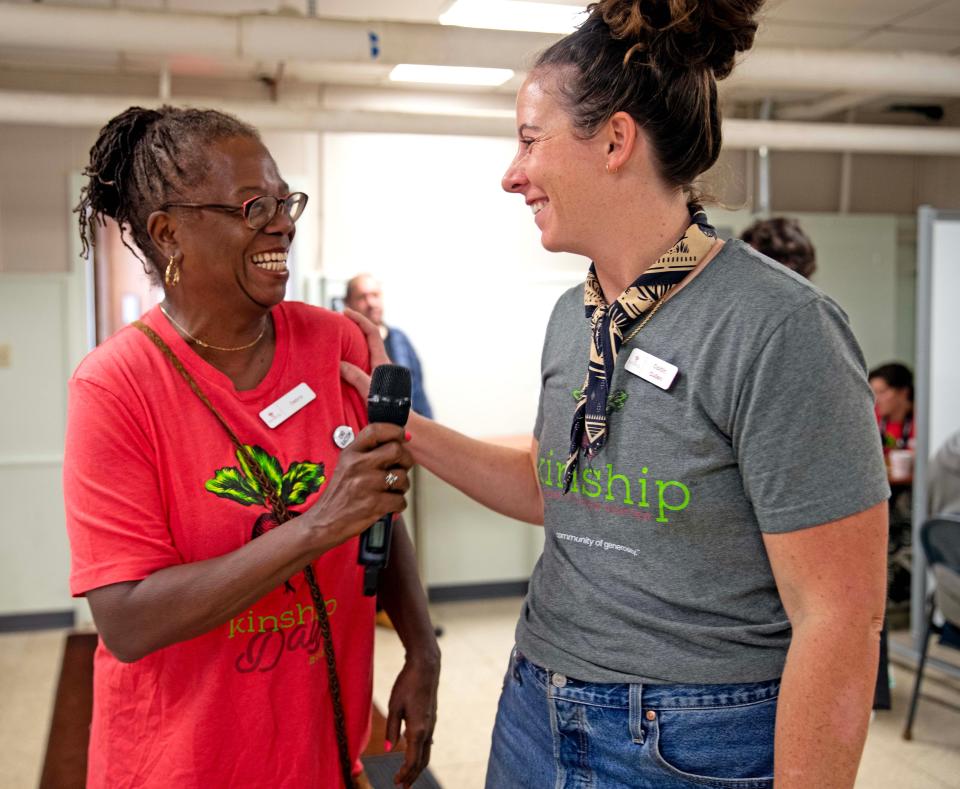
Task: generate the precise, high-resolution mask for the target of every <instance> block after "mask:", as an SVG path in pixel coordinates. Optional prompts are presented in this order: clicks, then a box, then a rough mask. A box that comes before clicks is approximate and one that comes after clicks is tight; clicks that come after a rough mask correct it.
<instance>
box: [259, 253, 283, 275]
mask: <svg viewBox="0 0 960 789" xmlns="http://www.w3.org/2000/svg"><path fill="white" fill-rule="evenodd" d="M251 260H252V261H253V263H254V265H255V266H257V267H258V268H263V269H266V270H267V271H285V270H286V268H287V253H286V252H260V253H259V254H256V255H254V256H253V257H252V258H251Z"/></svg>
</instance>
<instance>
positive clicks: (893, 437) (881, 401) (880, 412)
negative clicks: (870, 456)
mask: <svg viewBox="0 0 960 789" xmlns="http://www.w3.org/2000/svg"><path fill="white" fill-rule="evenodd" d="M868 378H869V380H870V388H871V389H872V390H873V396H874V411H875V413H876V415H877V425H878V427H879V428H880V437H881V439H882V441H883V451H884V452H885V453H886V452H888V451H889V450H891V449H913V440H914V424H913V373H912V372H911V371H910V368H909V367H907V366H906V365H905V364H901V363H900V362H889V363H887V364H881V365H880V366H879V367H874V368H873V369H872V370H871V371H870V373H869V376H868Z"/></svg>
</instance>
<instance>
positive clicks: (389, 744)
mask: <svg viewBox="0 0 960 789" xmlns="http://www.w3.org/2000/svg"><path fill="white" fill-rule="evenodd" d="M383 750H385V751H386V752H387V753H390V751H392V750H393V743H392V742H390V740H384V741H383Z"/></svg>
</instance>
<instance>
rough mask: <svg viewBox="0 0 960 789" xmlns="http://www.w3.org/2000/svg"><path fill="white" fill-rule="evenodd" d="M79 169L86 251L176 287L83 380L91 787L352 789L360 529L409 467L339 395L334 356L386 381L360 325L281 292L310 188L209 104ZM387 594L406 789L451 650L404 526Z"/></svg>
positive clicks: (80, 577)
mask: <svg viewBox="0 0 960 789" xmlns="http://www.w3.org/2000/svg"><path fill="white" fill-rule="evenodd" d="M87 174H88V175H89V182H88V183H87V186H86V187H85V189H84V192H83V197H82V200H81V203H80V206H79V209H78V210H79V211H80V213H81V234H82V236H83V240H84V242H85V243H86V242H87V241H89V240H91V231H92V229H93V225H94V224H95V223H96V222H97V221H102V220H103V219H104V218H105V217H111V218H112V219H114V220H116V221H117V222H118V223H119V224H120V226H121V229H122V230H123V232H124V234H125V238H126V237H127V236H128V235H129V237H131V238H132V241H133V243H134V244H135V245H136V246H137V247H138V248H139V250H140V251H141V252H142V254H143V256H144V258H143V260H144V263H145V268H146V270H147V272H148V274H149V275H150V276H152V277H153V278H154V280H155V281H157V282H158V283H162V285H163V289H164V299H163V302H162V303H161V304H160V305H159V306H158V307H156V308H154V309H152V310H151V311H149V312H148V313H147V314H146V315H144V316H143V318H142V320H141V321H140V322H138V324H137V325H136V326H131V327H127V328H125V329H123V330H121V331H120V332H118V333H117V334H116V335H115V336H113V337H111V338H110V339H109V340H108V341H106V342H105V343H103V344H102V345H101V346H100V347H98V348H97V349H96V350H94V351H93V352H92V353H91V354H90V355H89V356H88V357H87V358H86V359H85V360H84V361H83V362H82V363H81V365H80V366H79V367H78V369H77V371H76V373H75V374H74V376H73V378H72V380H71V381H70V408H69V419H68V429H67V442H66V460H65V464H64V467H65V478H64V490H65V497H66V509H67V522H68V529H69V534H70V540H71V548H72V560H73V563H72V574H71V589H72V591H73V593H74V594H75V595H85V596H86V598H87V600H88V601H89V603H90V608H91V610H92V612H93V617H94V620H95V622H96V624H97V627H98V629H99V631H100V635H101V643H100V646H99V648H98V650H97V654H96V659H95V673H94V714H93V726H92V730H91V740H90V759H89V775H88V785H89V786H91V787H118V786H137V787H147V786H151V787H166V786H177V787H204V789H206V787H213V786H231V787H241V786H249V787H262V786H278V787H279V786H286V787H294V786H296V787H301V786H317V787H319V786H323V787H334V786H341V785H344V784H350V785H352V784H353V777H352V776H353V774H355V773H357V772H359V769H360V768H359V762H358V756H359V754H360V752H361V751H362V749H363V747H364V744H365V742H366V738H367V737H368V734H369V726H370V701H371V684H372V682H371V680H372V665H371V656H372V649H373V617H374V603H373V598H372V597H364V596H363V595H362V594H361V590H362V570H361V568H360V567H359V566H358V565H357V539H356V537H357V535H358V534H359V533H360V532H361V531H362V530H363V529H364V528H366V527H367V526H369V525H370V524H371V523H373V522H374V521H376V520H377V519H378V518H379V517H380V516H382V515H383V514H384V513H387V512H399V511H401V510H403V508H404V500H403V493H404V491H405V490H406V488H407V469H408V468H409V466H410V462H411V459H410V453H409V451H408V450H407V449H406V446H405V441H404V433H403V430H402V429H401V428H398V427H396V426H394V425H386V424H373V425H365V423H366V414H365V407H364V403H363V402H362V401H361V400H360V399H359V398H358V397H357V394H356V392H355V391H354V390H352V389H349V388H345V387H343V386H342V385H341V383H340V377H339V373H338V365H339V363H340V362H341V361H342V360H349V361H350V362H352V363H353V364H356V365H359V366H360V367H361V368H363V369H365V370H368V369H369V364H368V355H367V349H366V347H365V344H364V340H363V337H362V336H361V334H360V332H359V331H357V329H356V327H355V326H354V325H353V324H351V323H350V322H349V321H347V320H345V319H343V318H342V317H340V316H338V315H335V314H333V313H330V312H327V311H325V310H321V309H316V308H312V307H308V306H306V305H303V304H297V303H291V302H285V301H284V300H283V298H284V290H285V286H286V282H287V278H288V276H289V274H288V270H287V265H286V261H287V255H288V253H289V250H290V244H291V242H292V241H293V237H294V233H295V222H296V220H297V218H298V217H299V216H300V214H301V212H302V211H303V208H304V205H305V204H306V200H307V197H306V195H305V194H303V193H300V192H294V193H291V192H290V188H289V186H288V185H287V184H286V183H285V182H284V180H283V179H282V178H281V177H280V174H279V172H278V171H277V166H276V164H275V163H274V161H273V159H272V158H271V156H270V153H269V152H268V151H267V149H266V148H265V147H264V145H263V143H262V142H261V140H260V137H259V135H258V134H257V132H256V131H255V130H254V129H253V128H251V127H249V126H247V125H245V124H243V123H241V122H239V121H238V120H236V119H235V118H233V117H230V116H228V115H224V114H221V113H219V112H214V111H201V110H189V109H187V110H180V109H174V108H171V107H163V108H161V109H159V110H156V111H154V110H145V109H141V108H138V107H134V108H131V109H129V110H127V111H126V112H124V113H122V114H121V115H118V116H117V117H115V118H114V119H112V120H111V121H110V122H109V123H108V124H107V125H106V126H105V127H104V128H103V129H102V130H101V132H100V136H99V138H98V139H97V141H96V143H95V144H94V146H93V148H92V149H91V157H90V165H89V167H88V168H87ZM88 219H89V225H88V224H87V221H88ZM354 435H355V437H356V438H355V440H353V441H352V443H351V439H352V438H353V437H354ZM296 515H299V517H297V518H296V519H294V520H290V522H289V523H285V521H287V520H289V519H291V518H292V517H293V516H296ZM281 524H282V525H281ZM381 595H382V599H383V601H384V605H385V607H386V609H387V611H388V612H389V613H390V615H391V617H392V619H393V621H394V623H395V624H396V627H397V631H398V632H399V634H400V636H401V638H402V639H403V641H404V643H405V645H406V646H407V662H406V665H405V666H404V669H403V671H402V673H401V675H400V677H399V679H398V680H397V683H396V685H395V687H394V691H393V696H392V698H391V704H390V717H389V721H388V727H387V728H388V736H389V737H390V738H391V739H394V740H395V739H397V737H398V736H399V729H400V723H401V720H404V721H405V723H406V734H407V740H408V743H409V744H410V746H411V747H410V748H409V750H408V752H407V757H406V761H405V763H404V765H403V767H402V769H401V770H400V772H399V773H398V775H397V780H398V781H399V782H402V783H403V784H404V785H407V786H409V785H410V784H411V783H412V782H413V780H414V778H415V777H416V775H417V774H418V773H419V772H420V771H421V770H422V769H423V767H424V766H425V764H426V762H427V760H428V758H429V750H430V745H429V743H430V735H431V732H432V729H433V720H434V713H435V704H436V686H437V677H438V671H439V653H438V650H437V646H436V641H435V638H434V636H433V633H432V629H431V627H430V623H429V618H428V615H427V612H426V605H425V600H424V597H423V593H422V590H421V587H420V585H419V582H418V580H417V577H416V573H415V569H414V561H413V557H412V549H411V544H410V542H409V539H408V538H407V536H406V534H405V532H404V531H403V530H402V528H401V529H399V530H398V532H397V534H396V536H395V538H394V553H393V561H392V562H391V564H390V566H389V568H388V569H387V570H386V571H385V573H384V575H383V581H382V587H381Z"/></svg>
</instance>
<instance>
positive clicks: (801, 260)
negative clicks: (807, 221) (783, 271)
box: [740, 216, 817, 279]
mask: <svg viewBox="0 0 960 789" xmlns="http://www.w3.org/2000/svg"><path fill="white" fill-rule="evenodd" d="M740 238H741V239H742V240H743V241H746V242H747V243H748V244H749V245H750V246H752V247H753V248H754V249H755V250H757V252H762V253H763V254H764V255H766V256H767V257H768V258H773V259H774V260H776V261H777V263H782V264H783V265H784V266H786V267H787V268H788V269H791V270H793V271H796V272H797V274H799V275H800V276H801V277H806V278H807V279H810V275H811V274H813V272H814V271H815V270H816V268H817V255H816V252H815V251H814V249H813V244H812V243H811V241H810V238H809V237H808V236H807V234H806V233H804V232H803V230H802V229H801V228H800V223H799V222H797V220H796V219H788V218H787V217H783V216H775V217H771V218H770V219H758V220H757V221H756V222H754V223H753V224H752V225H750V227H748V228H747V229H746V230H744V231H743V234H742V235H741V236H740Z"/></svg>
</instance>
